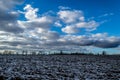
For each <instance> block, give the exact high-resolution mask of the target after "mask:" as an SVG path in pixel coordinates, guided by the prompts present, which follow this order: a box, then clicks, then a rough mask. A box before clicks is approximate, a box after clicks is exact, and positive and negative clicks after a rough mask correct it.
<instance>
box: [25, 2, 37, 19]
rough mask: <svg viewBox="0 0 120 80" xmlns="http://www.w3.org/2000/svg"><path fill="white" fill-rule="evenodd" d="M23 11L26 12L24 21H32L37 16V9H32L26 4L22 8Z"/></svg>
mask: <svg viewBox="0 0 120 80" xmlns="http://www.w3.org/2000/svg"><path fill="white" fill-rule="evenodd" d="M24 10H25V11H26V12H25V18H26V19H28V20H34V19H36V18H37V17H38V16H37V12H38V8H32V6H31V5H29V4H28V5H26V6H25V7H24Z"/></svg>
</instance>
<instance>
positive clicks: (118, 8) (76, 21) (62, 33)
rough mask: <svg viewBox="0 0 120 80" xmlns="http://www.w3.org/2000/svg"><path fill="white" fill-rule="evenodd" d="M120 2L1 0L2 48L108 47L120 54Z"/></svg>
mask: <svg viewBox="0 0 120 80" xmlns="http://www.w3.org/2000/svg"><path fill="white" fill-rule="evenodd" d="M6 2H7V3H6ZM119 3H120V0H9V1H8V0H0V13H1V14H0V49H1V50H6V49H9V50H23V49H27V50H32V49H38V50H51V51H54V50H56V51H57V50H64V51H76V52H77V51H84V52H94V53H99V52H101V51H103V50H105V51H107V52H108V53H109V54H116V53H117V54H119V51H120V33H119V32H120V22H119V21H120V16H119V15H120V5H119Z"/></svg>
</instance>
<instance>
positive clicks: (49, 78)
mask: <svg viewBox="0 0 120 80" xmlns="http://www.w3.org/2000/svg"><path fill="white" fill-rule="evenodd" d="M0 80H120V56H98V55H0Z"/></svg>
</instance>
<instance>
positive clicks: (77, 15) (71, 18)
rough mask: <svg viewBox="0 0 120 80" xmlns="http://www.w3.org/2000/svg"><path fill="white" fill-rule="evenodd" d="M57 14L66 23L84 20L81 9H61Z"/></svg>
mask: <svg viewBox="0 0 120 80" xmlns="http://www.w3.org/2000/svg"><path fill="white" fill-rule="evenodd" d="M57 14H58V16H59V17H60V19H61V20H62V21H63V22H64V23H74V22H77V21H84V16H83V12H82V11H80V10H60V11H59V12H58V13H57Z"/></svg>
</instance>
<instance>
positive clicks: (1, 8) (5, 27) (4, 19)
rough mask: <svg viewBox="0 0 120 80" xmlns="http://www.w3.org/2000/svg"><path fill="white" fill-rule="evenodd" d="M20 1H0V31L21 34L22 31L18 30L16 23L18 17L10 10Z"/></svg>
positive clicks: (20, 0)
mask: <svg viewBox="0 0 120 80" xmlns="http://www.w3.org/2000/svg"><path fill="white" fill-rule="evenodd" d="M22 1H23V0H10V1H7V0H1V1H0V31H5V32H11V33H19V32H23V29H22V28H20V27H19V26H18V24H17V22H16V19H17V17H18V14H17V12H15V11H12V8H13V7H14V6H15V5H17V4H19V3H21V2H22ZM10 11H11V12H10Z"/></svg>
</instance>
